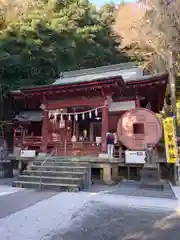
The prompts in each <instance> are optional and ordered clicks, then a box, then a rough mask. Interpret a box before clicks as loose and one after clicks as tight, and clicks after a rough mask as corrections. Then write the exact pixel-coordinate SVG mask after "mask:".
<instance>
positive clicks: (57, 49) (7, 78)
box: [0, 0, 129, 89]
mask: <svg viewBox="0 0 180 240" xmlns="http://www.w3.org/2000/svg"><path fill="white" fill-rule="evenodd" d="M20 2H21V1H20ZM18 4H20V3H19V2H18ZM10 9H12V8H10ZM18 9H21V14H20V16H19V15H18V16H19V17H18V18H17V20H13V21H11V20H9V21H8V19H7V18H5V17H4V19H5V20H3V25H2V31H1V34H0V78H1V79H2V81H3V82H4V83H5V84H7V85H9V86H10V88H14V89H16V88H18V87H20V86H29V85H42V84H46V83H50V82H52V81H53V80H54V79H55V78H58V77H59V74H60V72H62V71H67V70H74V69H81V68H89V67H97V66H101V65H107V64H113V63H119V62H124V61H128V60H129V58H128V57H127V56H125V54H124V53H123V52H120V51H119V41H117V38H116V35H115V34H113V33H112V30H111V24H112V23H113V21H114V17H113V14H114V12H115V6H113V5H107V6H104V8H103V9H101V10H97V9H96V8H95V7H94V6H93V5H92V4H90V3H89V1H85V0H84V1H83V0H66V1H65V0H61V1H60V0H59V1H58V0H39V1H36V2H30V1H27V2H26V4H25V6H21V8H18Z"/></svg>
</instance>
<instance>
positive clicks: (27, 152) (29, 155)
mask: <svg viewBox="0 0 180 240" xmlns="http://www.w3.org/2000/svg"><path fill="white" fill-rule="evenodd" d="M35 156H36V151H35V150H21V153H20V157H21V158H34V157H35Z"/></svg>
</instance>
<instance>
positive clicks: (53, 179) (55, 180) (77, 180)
mask: <svg viewBox="0 0 180 240" xmlns="http://www.w3.org/2000/svg"><path fill="white" fill-rule="evenodd" d="M40 180H41V182H43V183H49V182H50V183H60V184H78V185H80V186H81V185H82V181H83V179H82V178H67V177H51V176H42V177H40V176H28V175H21V176H20V177H19V181H24V182H40Z"/></svg>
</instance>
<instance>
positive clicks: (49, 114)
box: [48, 111, 51, 119]
mask: <svg viewBox="0 0 180 240" xmlns="http://www.w3.org/2000/svg"><path fill="white" fill-rule="evenodd" d="M48 117H49V119H50V118H51V111H49V112H48Z"/></svg>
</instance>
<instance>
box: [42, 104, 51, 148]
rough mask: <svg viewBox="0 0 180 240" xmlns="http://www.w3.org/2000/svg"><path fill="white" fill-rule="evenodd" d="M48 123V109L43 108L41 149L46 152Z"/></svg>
mask: <svg viewBox="0 0 180 240" xmlns="http://www.w3.org/2000/svg"><path fill="white" fill-rule="evenodd" d="M48 124H49V116H48V110H47V109H46V108H45V109H43V122H42V131H41V136H42V143H41V151H42V152H47V145H48Z"/></svg>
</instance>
